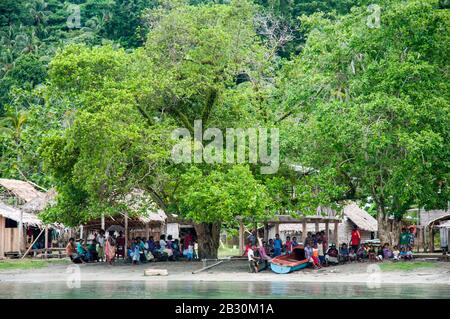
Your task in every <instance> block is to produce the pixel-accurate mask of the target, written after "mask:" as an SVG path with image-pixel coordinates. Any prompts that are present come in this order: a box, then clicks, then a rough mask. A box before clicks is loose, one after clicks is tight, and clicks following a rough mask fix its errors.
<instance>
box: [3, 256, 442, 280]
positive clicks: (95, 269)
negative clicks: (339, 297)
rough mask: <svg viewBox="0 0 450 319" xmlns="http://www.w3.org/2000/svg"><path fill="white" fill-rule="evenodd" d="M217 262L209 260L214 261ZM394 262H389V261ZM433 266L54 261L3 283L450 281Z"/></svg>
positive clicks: (14, 273) (9, 273) (7, 273)
mask: <svg viewBox="0 0 450 319" xmlns="http://www.w3.org/2000/svg"><path fill="white" fill-rule="evenodd" d="M212 263H213V262H211V263H209V264H212ZM387 263H390V262H385V263H384V264H387ZM433 263H434V264H435V265H432V267H429V266H428V267H415V268H414V269H409V270H389V269H388V270H386V269H385V268H384V267H383V266H381V267H380V265H381V264H379V263H368V262H365V263H351V264H344V265H339V266H331V267H326V268H322V269H318V270H314V269H304V270H301V271H297V272H294V273H290V274H286V275H279V274H275V273H273V272H271V271H270V270H264V271H262V272H260V273H257V274H251V273H249V272H248V266H247V262H246V261H243V260H239V261H237V260H235V261H224V262H223V263H222V264H220V265H218V266H216V267H213V268H211V269H208V270H205V271H203V272H200V273H197V274H193V273H192V272H193V271H195V270H198V269H201V268H202V267H203V263H202V262H184V261H179V262H156V263H147V264H141V265H130V264H125V263H122V262H118V263H116V264H114V265H112V266H110V265H106V264H104V263H95V264H83V265H79V268H77V265H73V264H71V263H69V262H68V263H67V264H59V265H50V266H48V267H45V268H39V269H14V270H2V271H0V283H41V282H42V283H45V282H63V281H67V280H68V279H69V278H71V277H70V276H73V274H74V272H78V270H79V274H80V279H81V281H86V282H87V281H213V282H214V281H228V282H244V281H255V282H258V281H259V282H262V281H274V282H275V281H276V282H283V281H286V282H330V283H365V282H366V283H367V282H378V283H383V284H445V285H450V263H448V262H438V261H436V262H433ZM145 269H167V271H168V275H167V276H144V270H145Z"/></svg>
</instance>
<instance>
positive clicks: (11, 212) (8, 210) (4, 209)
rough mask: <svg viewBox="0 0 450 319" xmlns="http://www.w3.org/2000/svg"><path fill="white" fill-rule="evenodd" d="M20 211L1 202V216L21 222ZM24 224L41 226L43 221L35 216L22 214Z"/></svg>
mask: <svg viewBox="0 0 450 319" xmlns="http://www.w3.org/2000/svg"><path fill="white" fill-rule="evenodd" d="M20 213H21V212H20V210H19V209H17V208H14V207H11V206H8V205H6V204H5V203H3V202H0V216H2V217H4V218H8V219H12V220H14V221H16V222H17V223H19V222H20ZM22 214H23V215H22V222H23V224H24V225H30V226H41V225H42V221H41V220H40V219H39V218H38V217H37V216H36V215H34V214H29V213H25V212H23V213H22Z"/></svg>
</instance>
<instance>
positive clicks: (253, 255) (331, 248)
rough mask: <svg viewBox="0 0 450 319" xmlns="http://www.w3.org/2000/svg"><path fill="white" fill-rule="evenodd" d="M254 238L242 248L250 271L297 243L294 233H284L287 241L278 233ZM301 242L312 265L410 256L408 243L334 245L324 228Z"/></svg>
mask: <svg viewBox="0 0 450 319" xmlns="http://www.w3.org/2000/svg"><path fill="white" fill-rule="evenodd" d="M257 241H258V240H257V236H256V234H255V233H252V234H251V235H250V236H249V237H248V243H247V245H246V247H245V252H244V256H248V260H249V265H250V271H251V272H258V271H260V270H262V269H264V268H266V267H267V265H268V263H269V262H270V261H271V259H272V258H275V257H277V256H280V255H286V254H290V253H292V252H293V249H294V248H295V247H296V246H298V245H299V244H300V243H299V241H298V240H297V237H292V239H291V237H290V236H287V237H286V241H285V242H283V241H282V240H281V239H280V235H279V234H276V235H275V238H274V239H269V241H268V242H267V243H266V242H265V241H262V242H260V243H257ZM302 244H303V247H304V252H305V259H307V260H308V262H309V264H310V265H311V266H312V267H314V268H315V269H318V268H321V267H326V266H329V265H337V264H340V263H346V262H353V261H359V262H363V261H365V260H368V261H375V262H377V261H383V260H393V261H398V260H400V259H404V260H411V259H412V258H413V253H412V250H413V247H412V246H411V245H409V244H402V245H399V246H397V245H396V246H394V247H393V249H391V248H390V245H389V244H388V243H385V244H384V245H383V246H379V247H376V246H375V245H369V244H357V245H355V243H354V242H352V245H350V246H349V245H347V244H346V243H343V244H342V245H341V246H340V247H336V245H335V244H333V243H332V244H330V245H328V239H327V237H326V235H325V232H323V231H322V232H317V233H315V234H313V233H311V232H309V233H308V234H307V236H306V238H305V241H304V242H303V243H302ZM262 263H264V265H265V267H264V268H262V267H261V264H262Z"/></svg>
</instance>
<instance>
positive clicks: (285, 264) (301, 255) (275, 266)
mask: <svg viewBox="0 0 450 319" xmlns="http://www.w3.org/2000/svg"><path fill="white" fill-rule="evenodd" d="M307 266H308V259H306V258H305V248H304V247H303V245H299V246H296V247H294V249H293V250H292V253H290V254H289V255H283V256H278V257H275V258H273V259H272V262H271V264H270V269H272V271H273V272H276V273H277V274H287V273H290V272H292V271H296V270H300V269H303V268H306V267H307Z"/></svg>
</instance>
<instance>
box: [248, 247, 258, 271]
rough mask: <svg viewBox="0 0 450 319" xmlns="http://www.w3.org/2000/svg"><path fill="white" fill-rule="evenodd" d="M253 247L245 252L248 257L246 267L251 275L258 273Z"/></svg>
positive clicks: (254, 248)
mask: <svg viewBox="0 0 450 319" xmlns="http://www.w3.org/2000/svg"><path fill="white" fill-rule="evenodd" d="M255 250H256V247H255V246H251V247H250V249H249V250H248V252H247V257H248V265H249V267H250V272H251V273H257V272H258V271H259V269H258V257H256V256H255Z"/></svg>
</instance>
